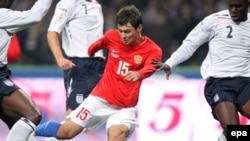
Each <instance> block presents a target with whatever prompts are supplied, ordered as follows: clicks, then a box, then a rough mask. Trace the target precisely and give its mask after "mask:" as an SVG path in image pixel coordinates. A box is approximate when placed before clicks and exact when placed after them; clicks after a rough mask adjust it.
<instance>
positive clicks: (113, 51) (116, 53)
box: [111, 49, 120, 58]
mask: <svg viewBox="0 0 250 141" xmlns="http://www.w3.org/2000/svg"><path fill="white" fill-rule="evenodd" d="M118 53H119V51H117V50H114V49H112V50H111V56H112V57H114V58H119V57H120V56H119V55H118Z"/></svg>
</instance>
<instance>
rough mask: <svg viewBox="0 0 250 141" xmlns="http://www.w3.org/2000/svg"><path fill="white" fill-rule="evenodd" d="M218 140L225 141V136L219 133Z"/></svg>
mask: <svg viewBox="0 0 250 141" xmlns="http://www.w3.org/2000/svg"><path fill="white" fill-rule="evenodd" d="M218 141H227V139H226V137H225V136H224V134H223V133H221V134H220V135H219V138H218Z"/></svg>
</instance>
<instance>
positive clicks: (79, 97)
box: [76, 94, 84, 104]
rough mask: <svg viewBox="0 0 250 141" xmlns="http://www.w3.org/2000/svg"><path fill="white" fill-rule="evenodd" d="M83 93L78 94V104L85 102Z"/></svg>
mask: <svg viewBox="0 0 250 141" xmlns="http://www.w3.org/2000/svg"><path fill="white" fill-rule="evenodd" d="M83 99H84V98H83V94H76V102H77V103H78V104H80V103H82V102H83Z"/></svg>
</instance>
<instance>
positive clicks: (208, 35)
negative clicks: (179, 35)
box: [152, 0, 250, 141]
mask: <svg viewBox="0 0 250 141" xmlns="http://www.w3.org/2000/svg"><path fill="white" fill-rule="evenodd" d="M249 5H250V2H249V1H248V0H228V6H229V8H228V10H224V11H220V12H218V13H214V14H211V15H209V16H207V17H205V18H204V19H203V20H202V21H201V22H200V23H199V24H198V25H197V26H196V27H195V28H194V29H193V30H192V31H191V32H190V33H189V34H188V36H187V37H186V38H185V40H184V41H183V43H182V45H181V46H180V47H179V48H178V49H177V50H176V51H175V52H174V53H173V54H172V55H171V57H170V58H169V59H167V60H166V62H165V63H161V62H157V61H153V62H152V63H153V64H154V65H155V66H156V67H159V70H161V69H163V70H164V71H165V72H166V78H167V79H169V75H170V74H171V68H173V67H174V66H177V65H178V64H180V63H182V62H184V61H186V60H187V59H189V58H190V57H191V56H192V55H193V53H194V52H195V51H196V50H197V48H198V47H200V46H201V45H202V44H204V43H206V42H208V43H209V51H208V53H207V56H206V58H205V60H204V61H203V62H202V66H201V69H200V71H201V75H202V77H203V79H205V80H206V85H205V90H204V92H205V97H206V100H207V102H208V104H209V105H210V106H211V109H212V114H213V116H214V118H215V119H217V120H218V121H219V122H220V124H221V126H222V127H223V129H224V132H223V133H224V136H223V134H222V135H221V137H220V138H219V141H225V140H226V139H225V136H226V133H227V125H238V124H240V121H239V116H238V112H240V113H241V114H242V115H244V116H246V117H247V118H249V119H250V63H249V62H250V34H249V33H250V14H249V13H248V7H249Z"/></svg>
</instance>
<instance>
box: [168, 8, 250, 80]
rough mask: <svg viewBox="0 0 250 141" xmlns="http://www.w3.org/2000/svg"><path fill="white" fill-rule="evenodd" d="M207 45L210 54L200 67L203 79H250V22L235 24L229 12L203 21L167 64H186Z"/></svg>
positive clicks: (212, 15) (222, 12) (248, 20)
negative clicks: (185, 62) (186, 61)
mask: <svg viewBox="0 0 250 141" xmlns="http://www.w3.org/2000/svg"><path fill="white" fill-rule="evenodd" d="M248 17H250V14H248ZM206 42H208V44H209V51H208V53H207V56H206V58H205V60H203V62H202V65H201V70H200V71H201V75H202V78H203V79H207V78H209V77H215V78H221V77H236V76H242V77H250V19H247V20H246V21H244V22H240V23H235V22H234V21H232V19H231V17H230V14H229V11H228V10H224V11H221V12H218V13H214V14H211V15H209V16H207V17H206V18H204V19H203V20H202V21H201V22H200V23H199V24H198V25H197V26H196V27H195V28H194V29H193V30H192V31H191V32H190V33H189V34H188V36H187V37H186V39H185V40H184V41H183V43H182V45H181V46H180V47H179V48H178V49H177V50H176V51H175V52H174V53H173V54H172V55H171V57H170V58H169V59H168V60H167V61H166V62H165V63H166V64H168V65H169V66H170V67H171V68H172V67H174V66H176V65H178V64H179V63H182V62H184V61H185V60H187V59H189V58H190V57H191V56H192V55H193V53H194V52H195V51H196V50H197V48H198V47H200V46H201V45H202V44H204V43H206Z"/></svg>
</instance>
